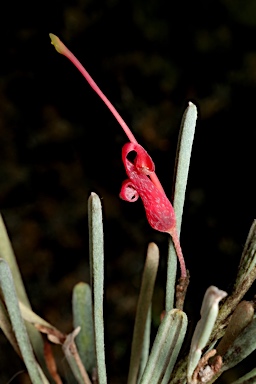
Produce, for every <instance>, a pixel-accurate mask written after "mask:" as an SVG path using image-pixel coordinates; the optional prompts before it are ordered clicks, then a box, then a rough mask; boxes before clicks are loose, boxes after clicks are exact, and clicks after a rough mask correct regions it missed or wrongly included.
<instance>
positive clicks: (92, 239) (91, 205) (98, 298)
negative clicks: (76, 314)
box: [88, 193, 107, 384]
mask: <svg viewBox="0 0 256 384" xmlns="http://www.w3.org/2000/svg"><path fill="white" fill-rule="evenodd" d="M88 220H89V243H90V269H91V279H92V284H91V285H92V298H93V300H92V302H93V321H94V329H95V352H96V361H97V372H98V381H99V384H106V383H107V373H106V364H105V344H104V320H103V290H104V248H103V224H102V209H101V203H100V198H99V197H98V196H97V195H96V193H91V196H90V197H89V199H88Z"/></svg>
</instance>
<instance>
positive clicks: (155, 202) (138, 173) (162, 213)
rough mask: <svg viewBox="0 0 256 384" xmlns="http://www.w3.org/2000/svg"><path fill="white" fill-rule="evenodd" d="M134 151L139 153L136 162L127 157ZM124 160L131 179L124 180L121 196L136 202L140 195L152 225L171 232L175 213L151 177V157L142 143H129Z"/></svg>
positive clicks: (125, 149)
mask: <svg viewBox="0 0 256 384" xmlns="http://www.w3.org/2000/svg"><path fill="white" fill-rule="evenodd" d="M133 151H134V152H136V153H137V155H136V157H135V160H134V163H132V162H131V161H130V160H128V158H127V156H128V155H129V153H130V152H133ZM122 160H123V163H124V167H125V170H126V173H127V176H128V177H129V179H127V180H125V181H124V182H123V184H122V188H121V192H120V197H121V198H122V199H123V200H126V201H129V202H134V201H136V200H138V198H139V197H140V198H141V199H142V201H143V205H144V208H145V211H146V216H147V219H148V222H149V224H150V225H151V227H152V228H154V229H156V230H157V231H161V232H168V233H170V231H171V230H172V228H173V227H174V226H175V224H176V220H175V213H174V209H173V207H172V205H171V203H170V201H169V200H168V199H167V197H166V195H165V193H164V192H163V191H162V190H159V189H158V188H157V187H156V186H155V184H154V183H153V181H152V180H151V178H150V174H152V172H154V163H153V161H152V159H151V157H150V156H149V155H148V153H147V152H146V151H145V149H144V148H143V147H142V146H141V145H139V144H135V143H127V144H125V145H124V146H123V149H122ZM142 163H143V165H142Z"/></svg>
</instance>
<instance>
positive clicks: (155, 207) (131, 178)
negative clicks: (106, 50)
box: [50, 33, 187, 278]
mask: <svg viewBox="0 0 256 384" xmlns="http://www.w3.org/2000/svg"><path fill="white" fill-rule="evenodd" d="M50 38H51V41H52V44H53V45H54V47H55V48H56V50H57V51H58V52H59V53H61V54H62V55H64V56H66V57H67V58H68V59H69V60H70V61H71V62H72V63H73V64H74V65H75V66H76V67H77V69H78V70H79V71H80V72H81V74H82V75H83V76H84V78H85V79H86V80H87V82H88V83H89V84H90V86H91V87H92V88H93V90H94V91H95V92H96V93H97V94H98V95H99V97H100V98H101V99H102V100H103V102H104V103H105V104H106V106H107V107H108V108H109V110H110V111H111V112H112V114H113V115H114V117H115V118H116V120H117V121H118V122H119V124H120V125H121V127H122V128H123V130H124V132H125V133H126V135H127V137H128V139H129V140H130V142H129V143H127V144H125V145H124V146H123V149H122V160H123V163H124V167H125V170H126V173H127V176H128V179H127V180H125V181H124V182H123V184H122V188H121V192H120V197H121V198H122V199H123V200H126V201H129V202H135V201H136V200H138V198H139V197H140V198H141V200H142V202H143V205H144V208H145V211H146V216H147V219H148V222H149V224H150V225H151V227H152V228H154V229H156V230H157V231H160V232H167V233H169V234H170V235H171V237H172V240H173V243H174V246H175V250H176V253H177V256H178V259H179V262H180V267H181V277H183V278H186V276H187V272H186V266H185V262H184V258H183V255H182V250H181V247H180V242H179V236H178V234H177V230H176V218H175V212H174V209H173V207H172V204H171V202H170V201H169V200H168V198H167V197H166V194H165V192H164V190H163V187H162V185H161V183H160V181H159V180H158V178H157V175H156V173H155V165H154V162H153V160H152V159H151V157H150V156H149V155H148V153H147V152H146V151H145V149H144V148H143V147H142V146H141V145H140V144H139V143H138V142H137V140H136V139H135V137H134V135H133V134H132V132H131V130H130V128H129V127H128V126H127V124H126V123H125V121H124V120H123V119H122V117H121V116H120V115H119V113H118V112H117V110H116V109H115V107H114V106H113V105H112V104H111V103H110V101H109V100H108V98H107V97H106V96H105V95H104V93H103V92H102V91H101V90H100V88H99V87H98V86H97V84H96V83H95V81H94V80H93V79H92V77H91V76H90V75H89V73H88V72H87V71H86V69H85V68H84V67H83V66H82V64H81V63H80V62H79V61H78V60H77V58H76V57H75V56H74V55H73V53H72V52H71V51H69V49H68V48H67V47H66V46H65V45H64V44H63V43H62V42H61V41H60V39H59V38H58V37H57V36H55V35H53V34H52V33H50ZM130 152H135V153H136V157H135V159H134V162H132V161H130V160H129V159H128V155H129V153H130Z"/></svg>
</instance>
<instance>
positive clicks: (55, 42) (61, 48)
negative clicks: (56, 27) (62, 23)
mask: <svg viewBox="0 0 256 384" xmlns="http://www.w3.org/2000/svg"><path fill="white" fill-rule="evenodd" d="M49 36H50V39H51V43H52V45H53V46H54V48H55V49H56V51H57V52H59V53H60V54H62V55H64V54H65V51H66V47H65V45H64V44H63V43H62V41H60V39H59V38H58V36H56V35H54V34H53V33H49Z"/></svg>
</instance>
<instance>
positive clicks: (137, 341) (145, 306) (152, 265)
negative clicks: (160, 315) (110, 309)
mask: <svg viewBox="0 0 256 384" xmlns="http://www.w3.org/2000/svg"><path fill="white" fill-rule="evenodd" d="M158 264H159V250H158V247H157V245H156V244H154V243H150V244H149V246H148V252H147V258H146V262H145V267H144V271H143V276H142V283H141V289H140V294H139V300H138V304H137V313H136V318H135V324H134V331H133V339H132V351H131V359H130V369H129V375H128V383H129V384H135V383H136V382H137V376H138V373H139V367H140V362H141V354H142V349H143V341H144V334H145V327H146V321H147V315H148V313H149V310H150V306H151V301H152V296H153V291H154V285H155V280H156V274H157V269H158Z"/></svg>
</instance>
